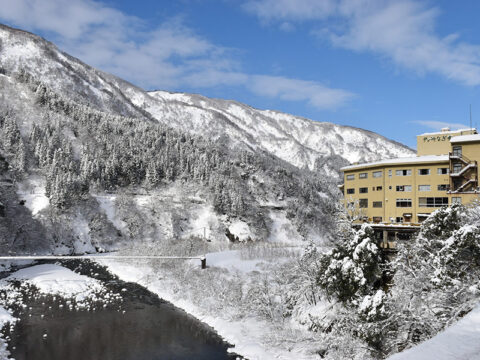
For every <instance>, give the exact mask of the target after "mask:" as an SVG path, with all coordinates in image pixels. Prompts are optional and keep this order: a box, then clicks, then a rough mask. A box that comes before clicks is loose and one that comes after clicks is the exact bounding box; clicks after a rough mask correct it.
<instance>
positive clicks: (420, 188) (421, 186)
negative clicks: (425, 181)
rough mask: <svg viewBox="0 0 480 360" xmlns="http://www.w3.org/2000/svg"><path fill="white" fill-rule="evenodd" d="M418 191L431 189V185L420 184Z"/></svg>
mask: <svg viewBox="0 0 480 360" xmlns="http://www.w3.org/2000/svg"><path fill="white" fill-rule="evenodd" d="M418 191H430V185H418Z"/></svg>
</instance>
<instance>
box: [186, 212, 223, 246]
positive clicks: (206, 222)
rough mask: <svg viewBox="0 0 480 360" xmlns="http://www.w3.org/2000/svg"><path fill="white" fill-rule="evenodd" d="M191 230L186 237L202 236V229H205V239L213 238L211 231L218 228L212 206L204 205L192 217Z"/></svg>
mask: <svg viewBox="0 0 480 360" xmlns="http://www.w3.org/2000/svg"><path fill="white" fill-rule="evenodd" d="M190 225H191V230H189V231H188V235H190V234H195V235H199V236H202V237H203V235H204V233H203V229H204V228H205V237H206V238H207V239H211V238H212V237H213V231H212V230H213V229H215V228H217V227H218V226H219V221H218V218H217V214H215V210H214V209H213V205H211V204H205V205H204V206H201V207H200V208H199V209H198V210H197V212H196V213H195V214H194V215H193V216H192V218H191V220H190Z"/></svg>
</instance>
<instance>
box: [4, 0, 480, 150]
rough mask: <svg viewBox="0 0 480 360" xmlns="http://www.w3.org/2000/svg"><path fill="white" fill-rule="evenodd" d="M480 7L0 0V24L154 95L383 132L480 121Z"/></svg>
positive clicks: (330, 0) (274, 0) (347, 1)
mask: <svg viewBox="0 0 480 360" xmlns="http://www.w3.org/2000/svg"><path fill="white" fill-rule="evenodd" d="M478 14H480V2H478V1H473V0H472V1H468V0H465V1H448V0H437V1H433V0H432V1H421V0H418V1H411V0H395V1H384V0H338V1H334V0H245V1H239V0H169V1H165V0H146V1H140V0H139V1H126V0H125V1H124V0H118V1H114V0H104V1H93V0H0V22H2V23H4V24H7V25H10V26H13V27H18V28H21V29H24V30H28V31H31V32H34V33H36V34H38V35H40V36H43V37H44V38H46V39H48V40H50V41H52V42H53V43H55V44H56V45H57V46H58V47H59V48H60V49H62V50H64V51H66V52H68V53H69V54H71V55H73V56H76V57H78V58H79V59H81V60H82V61H84V62H86V63H87V64H90V65H92V66H95V67H97V68H99V69H101V70H104V71H107V72H110V73H113V74H115V75H117V76H119V77H121V78H124V79H126V80H128V81H130V82H132V83H133V84H135V85H138V86H140V87H142V88H144V89H146V90H156V89H161V90H168V91H178V92H189V93H199V94H202V95H205V96H209V97H215V98H222V99H233V100H237V101H240V102H243V103H246V104H248V105H251V106H253V107H256V108H259V109H273V110H278V111H283V112H287V113H290V114H294V115H299V116H303V117H307V118H310V119H312V120H317V121H328V122H334V123H337V124H342V125H350V126H354V127H359V128H363V129H367V130H371V131H374V132H377V133H379V134H381V135H384V136H386V137H388V138H390V139H393V140H396V141H399V142H402V143H404V144H406V145H408V146H411V147H412V148H415V145H416V144H415V135H417V134H421V133H424V132H431V131H437V130H440V128H442V127H446V126H448V127H450V128H451V129H457V128H464V127H469V124H470V106H471V108H472V124H473V126H475V125H476V124H477V121H478V120H480V96H479V95H480V36H479V35H480V22H478V20H477V18H476V17H477V16H478Z"/></svg>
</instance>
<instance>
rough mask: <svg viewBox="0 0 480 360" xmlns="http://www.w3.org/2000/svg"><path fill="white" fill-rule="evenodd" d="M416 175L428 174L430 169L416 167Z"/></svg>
mask: <svg viewBox="0 0 480 360" xmlns="http://www.w3.org/2000/svg"><path fill="white" fill-rule="evenodd" d="M418 175H430V169H418Z"/></svg>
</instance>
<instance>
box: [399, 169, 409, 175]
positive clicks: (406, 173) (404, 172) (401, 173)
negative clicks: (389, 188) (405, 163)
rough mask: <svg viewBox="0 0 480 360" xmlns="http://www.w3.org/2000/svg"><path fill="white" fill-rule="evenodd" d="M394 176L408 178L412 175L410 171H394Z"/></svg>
mask: <svg viewBox="0 0 480 360" xmlns="http://www.w3.org/2000/svg"><path fill="white" fill-rule="evenodd" d="M395 175H397V176H410V175H412V170H410V169H408V170H395Z"/></svg>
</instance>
